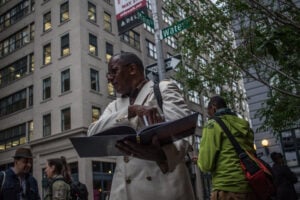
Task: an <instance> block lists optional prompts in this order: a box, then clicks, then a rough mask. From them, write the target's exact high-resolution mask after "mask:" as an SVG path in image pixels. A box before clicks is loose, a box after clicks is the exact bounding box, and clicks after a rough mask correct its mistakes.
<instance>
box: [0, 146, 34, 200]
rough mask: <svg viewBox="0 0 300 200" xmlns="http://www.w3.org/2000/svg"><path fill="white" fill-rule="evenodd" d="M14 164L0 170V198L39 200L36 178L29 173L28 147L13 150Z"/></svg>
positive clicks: (30, 162)
mask: <svg viewBox="0 0 300 200" xmlns="http://www.w3.org/2000/svg"><path fill="white" fill-rule="evenodd" d="M13 158H14V165H13V167H10V168H9V169H7V170H5V171H2V172H0V188H1V189H0V199H1V200H40V195H39V190H38V185H37V181H36V179H35V178H34V177H33V176H32V175H31V174H30V171H31V168H32V162H33V161H32V158H33V157H32V153H31V150H30V149H29V148H18V149H17V150H16V151H15V155H14V156H13Z"/></svg>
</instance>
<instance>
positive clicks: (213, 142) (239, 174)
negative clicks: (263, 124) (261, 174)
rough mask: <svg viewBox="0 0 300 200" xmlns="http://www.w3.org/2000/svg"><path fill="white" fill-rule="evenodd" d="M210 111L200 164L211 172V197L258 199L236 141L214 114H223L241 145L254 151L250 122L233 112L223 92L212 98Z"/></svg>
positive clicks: (221, 198) (204, 129) (203, 169)
mask: <svg viewBox="0 0 300 200" xmlns="http://www.w3.org/2000/svg"><path fill="white" fill-rule="evenodd" d="M208 115H209V116H210V117H211V119H210V120H209V121H208V122H207V123H206V124H205V125H204V128H203V132H202V139H201V142H200V149H199V156H198V161H197V164H198V166H199V167H200V169H201V170H202V171H203V172H210V173H211V175H212V192H211V200H225V199H231V200H255V199H256V197H255V194H254V193H253V192H252V189H251V188H250V186H249V184H248V182H247V180H246V179H245V175H244V172H243V171H242V168H241V165H240V161H239V158H238V156H237V154H236V152H235V149H234V147H233V145H232V144H231V142H230V140H229V139H228V138H227V136H226V134H225V132H224V131H223V130H222V128H221V127H220V126H219V124H218V123H217V122H216V121H215V120H214V119H213V118H212V117H214V116H218V117H220V118H221V119H222V120H223V122H224V123H225V124H226V126H227V127H228V128H229V130H230V131H231V133H232V135H233V136H234V137H235V138H236V140H237V141H238V143H239V144H240V145H241V147H242V148H243V149H245V150H247V151H249V152H252V153H254V152H255V150H254V145H253V139H254V135H253V131H252V130H251V128H250V126H249V123H248V122H247V121H246V120H244V119H241V118H239V117H238V116H237V115H236V114H235V113H233V112H232V111H231V110H230V109H229V108H228V107H227V103H226V102H225V100H224V99H223V98H222V97H220V96H214V97H212V98H211V99H210V102H209V103H208Z"/></svg>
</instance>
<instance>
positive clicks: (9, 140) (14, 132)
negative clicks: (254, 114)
mask: <svg viewBox="0 0 300 200" xmlns="http://www.w3.org/2000/svg"><path fill="white" fill-rule="evenodd" d="M25 143H26V123H23V124H20V125H17V126H14V127H11V128H8V129H5V130H1V131H0V151H3V150H6V149H10V148H12V147H15V146H19V145H21V144H25Z"/></svg>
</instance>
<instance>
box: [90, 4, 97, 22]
mask: <svg viewBox="0 0 300 200" xmlns="http://www.w3.org/2000/svg"><path fill="white" fill-rule="evenodd" d="M88 19H89V20H90V21H92V22H95V23H96V21H97V16H96V6H95V5H94V4H92V3H91V2H88Z"/></svg>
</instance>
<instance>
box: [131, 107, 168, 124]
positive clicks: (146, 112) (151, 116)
mask: <svg viewBox="0 0 300 200" xmlns="http://www.w3.org/2000/svg"><path fill="white" fill-rule="evenodd" d="M135 116H138V117H140V118H143V117H144V116H145V117H146V118H147V120H148V122H149V124H156V123H159V122H163V121H164V119H163V117H162V116H161V115H160V114H159V112H158V110H157V108H156V107H151V106H142V105H130V106H128V119H130V118H132V117H135Z"/></svg>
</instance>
